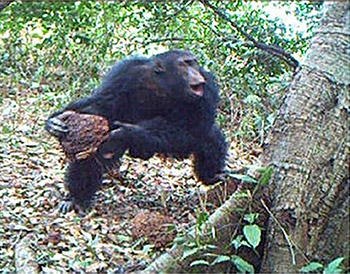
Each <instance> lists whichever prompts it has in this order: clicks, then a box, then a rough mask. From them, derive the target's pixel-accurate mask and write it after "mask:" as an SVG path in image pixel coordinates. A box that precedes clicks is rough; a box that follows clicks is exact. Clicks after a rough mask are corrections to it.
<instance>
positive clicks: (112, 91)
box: [46, 50, 227, 211]
mask: <svg viewBox="0 0 350 274" xmlns="http://www.w3.org/2000/svg"><path fill="white" fill-rule="evenodd" d="M218 91H219V87H218V85H217V83H216V81H215V79H214V76H213V75H212V74H211V73H209V72H207V71H205V70H204V69H203V68H201V67H200V66H199V65H198V63H197V60H196V57H195V56H194V55H193V54H192V53H190V52H188V51H182V50H171V51H168V52H165V53H162V54H158V55H154V56H153V57H151V58H141V57H134V58H131V59H126V60H123V61H120V62H119V63H117V64H116V65H115V66H114V67H112V69H111V70H110V72H109V73H108V74H107V75H106V76H105V78H104V80H103V81H102V84H101V85H100V87H99V88H98V89H97V90H96V91H95V92H93V94H92V95H91V96H89V97H87V98H84V99H80V100H78V101H76V102H73V103H71V104H69V105H68V106H67V107H65V108H64V109H63V110H61V111H58V112H56V113H54V114H53V115H51V116H50V118H49V119H48V120H47V123H46V129H47V130H48V132H49V133H50V134H52V135H54V136H56V137H58V138H60V136H63V134H66V132H67V127H66V125H65V123H64V122H63V121H62V120H60V119H59V118H57V116H58V115H59V114H61V113H63V112H64V111H67V110H73V111H75V112H79V113H87V114H97V115H101V116H104V117H106V118H107V119H108V121H109V124H110V127H111V128H112V129H113V130H112V131H111V133H110V137H109V139H107V140H106V141H105V142H104V143H102V144H101V146H100V147H99V149H98V151H97V153H96V154H95V156H94V157H91V158H89V159H86V160H81V161H76V162H72V163H70V164H69V166H68V170H67V173H66V178H65V180H66V185H67V188H68V190H69V194H70V196H69V200H70V202H68V203H63V206H61V210H63V211H67V210H70V208H71V207H72V206H74V207H75V208H76V209H80V208H87V207H88V206H89V205H90V201H91V198H92V197H93V195H94V193H95V192H96V191H97V190H98V189H99V187H100V185H101V181H102V175H103V173H104V172H106V171H107V170H108V169H109V168H110V167H112V166H113V165H114V164H115V163H116V162H117V161H118V159H119V158H120V157H121V156H122V155H123V154H124V152H125V151H126V150H128V151H129V154H130V155H131V156H132V157H139V158H142V159H149V158H150V157H152V156H153V155H154V154H156V153H160V154H163V155H165V156H170V157H176V158H185V157H188V156H190V155H191V154H192V155H193V156H194V172H195V174H196V176H197V178H198V179H199V180H201V181H202V182H203V183H204V184H213V183H216V182H217V181H219V180H220V179H221V175H222V174H223V172H224V166H225V158H226V154H227V145H226V142H225V139H224V137H223V134H222V132H221V131H220V129H219V128H218V126H217V125H216V124H215V114H216V109H217V104H218V101H219V95H218ZM111 155H112V157H111Z"/></svg>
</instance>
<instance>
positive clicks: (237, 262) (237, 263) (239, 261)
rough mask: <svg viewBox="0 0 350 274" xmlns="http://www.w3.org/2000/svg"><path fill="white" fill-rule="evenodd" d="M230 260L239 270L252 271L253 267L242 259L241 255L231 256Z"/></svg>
mask: <svg viewBox="0 0 350 274" xmlns="http://www.w3.org/2000/svg"><path fill="white" fill-rule="evenodd" d="M232 262H233V263H234V264H235V266H236V267H237V270H238V271H239V272H243V273H245V272H248V273H254V267H253V266H252V265H251V264H250V263H248V262H247V261H245V260H243V259H242V258H241V257H238V256H234V257H233V258H232Z"/></svg>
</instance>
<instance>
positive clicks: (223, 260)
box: [211, 255, 231, 265]
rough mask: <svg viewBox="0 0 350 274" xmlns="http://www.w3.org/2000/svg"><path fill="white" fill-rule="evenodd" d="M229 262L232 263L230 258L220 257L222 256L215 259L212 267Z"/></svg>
mask: <svg viewBox="0 0 350 274" xmlns="http://www.w3.org/2000/svg"><path fill="white" fill-rule="evenodd" d="M227 261H231V257H230V256H226V255H220V256H218V257H216V258H215V260H214V261H213V262H212V263H211V265H215V264H219V263H222V262H227Z"/></svg>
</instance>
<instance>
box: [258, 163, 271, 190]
mask: <svg viewBox="0 0 350 274" xmlns="http://www.w3.org/2000/svg"><path fill="white" fill-rule="evenodd" d="M272 174H273V168H272V167H269V168H267V169H266V170H265V171H264V172H263V173H262V176H261V178H260V185H262V186H266V185H268V184H269V181H270V179H271V177H272Z"/></svg>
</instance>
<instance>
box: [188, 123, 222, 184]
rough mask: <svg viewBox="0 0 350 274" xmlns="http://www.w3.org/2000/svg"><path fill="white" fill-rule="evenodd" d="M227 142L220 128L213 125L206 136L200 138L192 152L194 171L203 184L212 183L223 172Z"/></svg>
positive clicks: (218, 178)
mask: <svg viewBox="0 0 350 274" xmlns="http://www.w3.org/2000/svg"><path fill="white" fill-rule="evenodd" d="M226 156H227V144H226V141H225V139H224V136H223V134H222V132H221V131H220V129H219V128H218V127H217V126H215V125H214V127H213V128H212V131H211V132H210V133H209V135H208V137H207V138H204V139H202V140H201V143H200V144H198V146H196V148H195V152H194V172H195V174H196V176H197V178H198V179H199V180H201V181H202V182H203V183H204V184H206V185H210V184H214V183H216V182H217V181H219V180H220V176H218V175H220V174H222V173H224V169H225V161H226Z"/></svg>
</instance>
